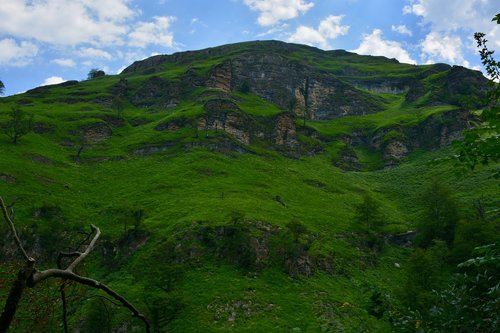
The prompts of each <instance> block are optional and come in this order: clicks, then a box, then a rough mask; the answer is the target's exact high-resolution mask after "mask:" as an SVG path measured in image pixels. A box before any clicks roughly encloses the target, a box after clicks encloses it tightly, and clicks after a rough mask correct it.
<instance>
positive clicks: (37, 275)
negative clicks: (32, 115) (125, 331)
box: [0, 197, 150, 333]
mask: <svg viewBox="0 0 500 333" xmlns="http://www.w3.org/2000/svg"><path fill="white" fill-rule="evenodd" d="M0 207H1V209H2V213H3V217H4V219H5V221H6V223H7V224H8V225H9V228H10V230H11V232H12V235H13V237H14V240H15V242H16V245H17V247H18V249H19V251H20V252H21V253H22V256H23V258H24V260H25V261H26V266H25V267H24V268H23V269H21V271H20V272H19V274H18V278H17V280H16V281H15V283H14V284H13V286H12V287H11V290H10V293H9V297H8V299H7V301H6V303H5V307H4V310H3V312H2V314H1V316H0V333H3V332H6V331H7V329H8V328H9V326H10V323H11V321H12V319H13V318H14V314H15V312H16V310H17V307H18V304H19V300H20V299H21V296H22V293H23V290H24V289H25V287H29V288H34V287H35V286H36V285H37V284H38V283H40V282H42V281H44V280H47V279H50V278H59V279H62V285H61V289H60V291H61V297H62V301H63V317H64V318H63V321H64V326H65V331H67V321H66V295H65V291H64V286H65V282H66V281H74V282H76V283H80V284H83V285H86V286H89V287H92V288H95V289H99V290H102V291H103V292H105V293H106V294H107V295H109V296H111V297H112V298H113V299H115V300H116V301H118V302H119V303H120V304H121V305H122V306H123V307H125V308H127V309H128V310H130V311H131V312H132V316H133V317H137V318H138V319H140V320H142V321H143V323H144V325H145V328H146V332H147V333H149V332H150V325H149V322H148V320H147V318H146V317H145V316H144V315H143V314H142V313H141V312H140V311H139V310H138V309H137V308H136V307H134V306H133V305H132V303H130V302H129V301H127V299H126V298H125V297H123V296H122V295H120V294H119V293H117V292H116V291H114V290H113V289H111V288H110V287H108V286H107V285H105V284H103V283H101V282H99V281H97V280H94V279H91V278H87V277H84V276H81V275H79V274H77V273H75V272H74V270H75V268H76V267H77V266H78V265H79V264H80V263H81V262H82V261H83V260H85V258H86V257H87V256H88V255H89V253H90V252H91V251H92V250H93V249H94V247H95V244H96V242H97V240H98V239H99V236H100V235H101V231H100V229H99V228H98V227H96V226H95V225H93V224H91V225H90V228H91V233H90V234H89V235H88V239H90V236H91V235H92V234H94V237H93V238H92V240H91V241H90V243H89V244H88V245H87V246H86V248H85V251H83V252H79V251H74V252H60V253H59V256H58V258H57V267H58V268H51V269H47V270H43V271H39V270H38V269H37V268H36V266H35V259H33V258H31V257H29V256H28V254H27V253H26V250H25V249H24V247H23V245H22V243H21V240H20V238H19V236H18V235H17V232H16V228H15V226H14V223H13V222H12V219H11V218H10V216H9V214H8V213H7V207H6V206H5V203H4V202H3V200H2V198H1V197H0ZM74 257H76V258H75V260H73V261H72V262H71V264H69V266H68V267H67V268H66V269H62V259H63V258H74Z"/></svg>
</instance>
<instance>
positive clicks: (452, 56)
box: [420, 32, 469, 66]
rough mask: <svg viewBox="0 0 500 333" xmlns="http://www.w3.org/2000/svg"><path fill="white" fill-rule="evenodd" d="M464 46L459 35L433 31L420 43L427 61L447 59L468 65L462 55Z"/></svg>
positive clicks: (446, 60)
mask: <svg viewBox="0 0 500 333" xmlns="http://www.w3.org/2000/svg"><path fill="white" fill-rule="evenodd" d="M462 46H463V44H462V40H461V39H460V37H459V36H454V35H446V34H442V33H438V32H431V33H429V34H428V35H427V36H426V37H425V39H424V40H423V41H422V42H421V43H420V47H421V50H422V54H421V57H422V59H423V60H424V61H425V62H427V63H434V62H439V61H445V62H449V63H452V64H460V65H466V66H468V65H469V64H468V63H467V62H465V61H464V57H463V55H462Z"/></svg>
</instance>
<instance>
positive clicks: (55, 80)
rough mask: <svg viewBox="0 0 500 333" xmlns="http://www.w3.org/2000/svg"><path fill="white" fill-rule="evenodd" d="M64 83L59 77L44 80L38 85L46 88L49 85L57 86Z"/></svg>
mask: <svg viewBox="0 0 500 333" xmlns="http://www.w3.org/2000/svg"><path fill="white" fill-rule="evenodd" d="M65 81H66V80H65V79H63V78H62V77H60V76H51V77H48V78H46V79H45V81H43V82H42V84H40V85H41V86H48V85H50V84H59V83H63V82H65Z"/></svg>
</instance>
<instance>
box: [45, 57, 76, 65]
mask: <svg viewBox="0 0 500 333" xmlns="http://www.w3.org/2000/svg"><path fill="white" fill-rule="evenodd" d="M51 62H52V63H54V64H57V65H59V66H62V67H75V66H76V63H75V61H74V60H73V59H66V58H59V59H54V60H52V61H51Z"/></svg>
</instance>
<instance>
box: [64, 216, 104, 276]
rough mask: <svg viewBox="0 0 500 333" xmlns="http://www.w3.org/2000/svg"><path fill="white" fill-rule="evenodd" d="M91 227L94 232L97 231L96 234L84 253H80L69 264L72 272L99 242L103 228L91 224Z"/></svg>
mask: <svg viewBox="0 0 500 333" xmlns="http://www.w3.org/2000/svg"><path fill="white" fill-rule="evenodd" d="M90 228H91V229H92V231H93V232H95V236H94V238H93V239H92V241H91V242H90V244H89V245H88V246H87V249H86V250H85V251H84V252H83V253H82V254H80V255H79V256H78V257H77V258H76V259H75V261H73V262H72V263H71V265H69V266H68V268H67V270H69V271H71V272H72V271H73V270H74V269H75V267H76V266H78V264H79V263H81V262H82V261H83V260H84V259H85V258H86V257H87V256H88V254H89V253H90V251H92V249H93V248H94V246H95V243H96V242H97V239H99V236H101V230H100V229H99V228H97V227H96V226H95V225H93V224H91V225H90Z"/></svg>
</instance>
